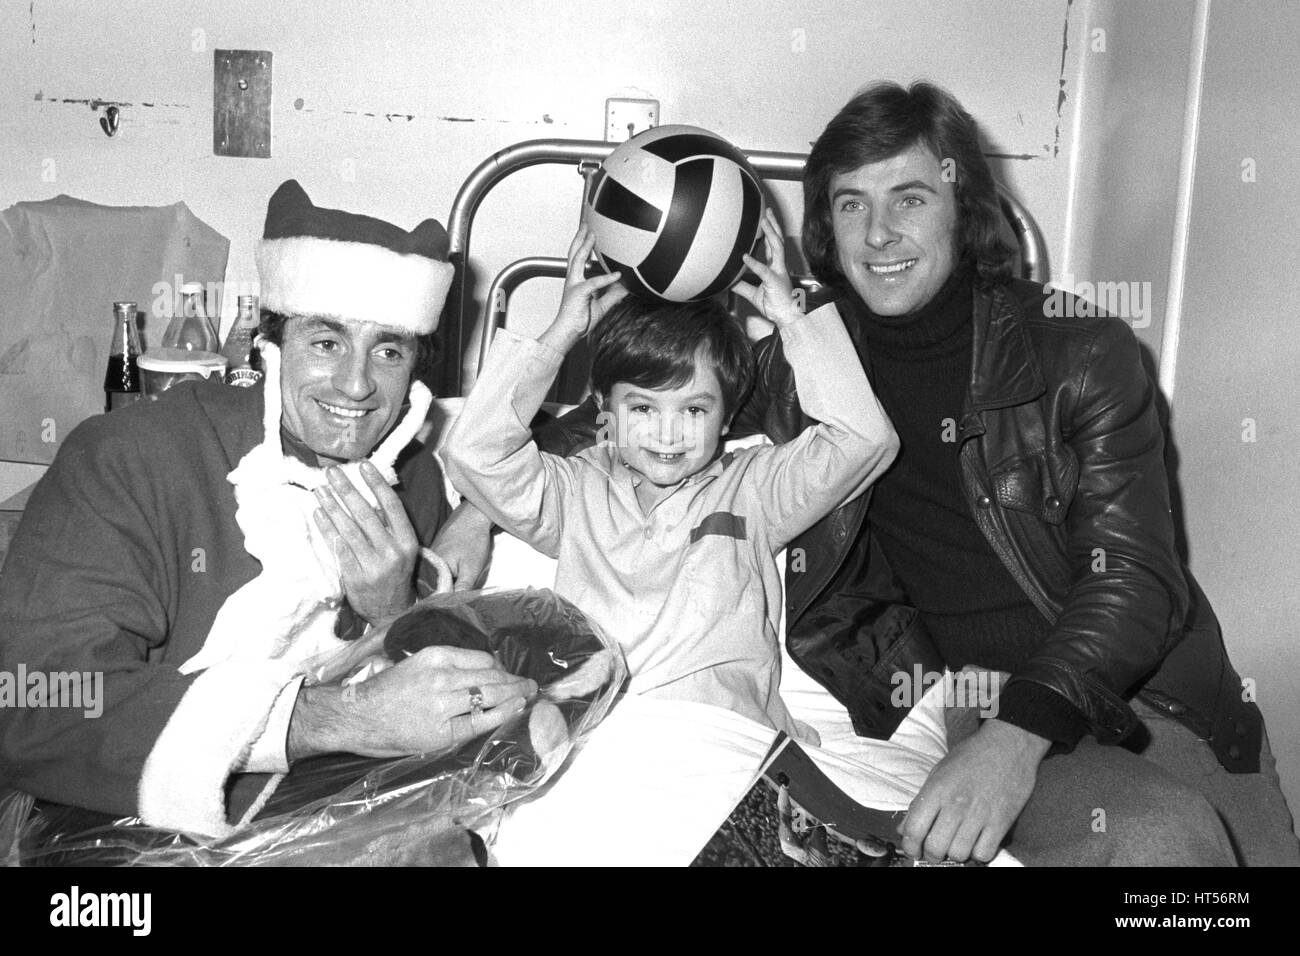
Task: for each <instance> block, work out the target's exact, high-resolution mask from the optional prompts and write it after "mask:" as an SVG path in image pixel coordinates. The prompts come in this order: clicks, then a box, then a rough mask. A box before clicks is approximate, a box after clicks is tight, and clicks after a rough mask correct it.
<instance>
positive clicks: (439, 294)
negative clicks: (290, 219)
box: [257, 236, 455, 335]
mask: <svg viewBox="0 0 1300 956" xmlns="http://www.w3.org/2000/svg"><path fill="white" fill-rule="evenodd" d="M257 271H258V274H259V275H260V276H261V279H262V308H264V309H269V310H270V311H272V312H280V313H284V314H286V315H319V316H326V317H332V318H337V319H358V320H361V321H364V322H376V323H378V324H380V325H385V326H391V327H393V328H398V329H403V330H405V331H407V332H411V333H412V334H414V335H424V334H426V333H428V332H432V331H433V330H434V329H436V328H437V327H438V316H439V315H441V313H442V306H443V303H444V302H445V301H446V299H447V290H448V289H449V288H450V287H451V280H452V276H453V275H454V274H455V268H454V267H453V266H452V264H451V263H449V262H439V261H438V260H436V259H430V258H429V257H428V256H422V255H418V254H415V253H409V254H403V253H400V252H394V251H393V250H391V249H385V248H384V247H382V246H377V245H374V244H372V243H368V242H344V241H341V240H337V239H318V238H316V237H314V236H294V237H291V238H286V239H263V240H262V241H261V242H259V243H258V245H257Z"/></svg>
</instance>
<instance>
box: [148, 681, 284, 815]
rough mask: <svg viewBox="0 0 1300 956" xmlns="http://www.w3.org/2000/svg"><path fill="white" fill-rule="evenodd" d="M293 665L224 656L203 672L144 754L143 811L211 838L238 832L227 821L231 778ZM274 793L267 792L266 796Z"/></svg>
mask: <svg viewBox="0 0 1300 956" xmlns="http://www.w3.org/2000/svg"><path fill="white" fill-rule="evenodd" d="M293 671H294V667H293V665H291V664H289V663H287V662H282V661H249V662H244V663H227V664H219V665H217V666H215V667H210V668H208V670H207V671H205V672H204V673H203V674H200V675H199V676H198V678H197V679H196V680H195V681H194V683H193V684H192V685H190V689H189V690H188V691H186V693H185V696H184V697H182V698H181V702H180V704H179V705H178V706H177V708H176V710H175V711H173V712H172V715H171V717H170V718H169V719H168V721H167V725H166V726H165V727H163V731H162V733H161V734H159V735H158V739H157V741H155V742H154V745H153V749H152V750H151V751H149V756H148V758H146V760H145V763H144V772H143V773H142V774H141V776H140V792H139V798H140V817H141V819H142V820H144V822H145V823H147V824H149V825H150V826H155V827H163V828H165V829H168V830H183V831H185V832H186V833H192V834H197V835H199V836H203V837H208V838H214V837H223V836H226V835H228V834H230V833H232V832H234V830H235V828H234V827H232V826H231V825H230V824H229V823H227V821H226V798H225V788H226V780H227V778H228V777H229V776H230V773H231V771H232V770H233V769H234V767H235V765H236V764H237V763H238V761H239V760H240V759H241V758H242V756H243V754H244V752H245V750H246V749H247V748H248V742H249V741H250V740H252V739H254V738H255V737H256V736H257V735H258V734H259V733H260V732H261V730H262V726H263V725H264V724H265V723H266V718H267V715H268V714H269V713H270V710H271V705H272V704H274V702H275V699H276V697H277V695H279V693H280V691H281V690H282V689H283V688H284V686H285V685H286V684H288V683H289V682H290V681H291V680H292V679H293ZM276 780H278V777H277V778H276ZM274 782H275V781H274V780H273V781H272V786H273V785H274ZM268 796H269V794H268V793H265V792H264V793H263V794H262V795H261V796H260V797H259V800H260V801H261V802H265V799H266V798H267V797H268Z"/></svg>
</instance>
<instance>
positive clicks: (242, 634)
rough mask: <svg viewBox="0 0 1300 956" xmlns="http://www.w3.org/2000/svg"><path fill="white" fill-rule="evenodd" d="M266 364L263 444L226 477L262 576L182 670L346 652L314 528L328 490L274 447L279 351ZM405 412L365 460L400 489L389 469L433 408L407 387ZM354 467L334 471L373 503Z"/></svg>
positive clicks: (330, 561)
mask: <svg viewBox="0 0 1300 956" xmlns="http://www.w3.org/2000/svg"><path fill="white" fill-rule="evenodd" d="M261 349H262V359H263V361H264V363H265V369H266V374H265V376H264V381H265V383H266V384H265V386H264V389H265V390H264V393H263V396H264V400H265V412H264V414H263V418H262V441H261V443H260V444H259V445H257V447H255V448H253V449H252V450H251V451H250V452H249V453H248V454H246V455H245V456H244V457H243V459H241V460H240V462H239V465H238V467H236V468H235V470H234V471H232V472H231V473H230V475H229V478H228V480H229V481H230V483H231V484H232V485H233V486H234V489H235V500H236V503H237V509H236V511H235V520H236V521H237V522H238V524H239V527H240V530H242V531H243V533H244V550H245V551H247V552H248V553H249V554H250V555H251V556H252V557H254V558H256V559H257V560H258V561H259V562H260V563H261V565H262V571H261V573H260V574H258V576H257V577H255V578H254V579H253V580H251V581H249V582H248V583H247V584H245V585H244V586H243V587H242V588H240V589H239V590H238V591H236V592H235V593H234V594H232V595H230V596H229V597H228V598H226V600H225V602H224V603H223V604H222V605H221V608H220V609H219V610H218V611H217V616H216V618H215V620H214V621H213V623H212V627H211V629H210V630H209V631H208V636H207V638H206V639H205V641H204V643H203V647H202V648H200V649H199V652H198V653H197V654H195V655H194V656H193V657H191V658H190V659H189V660H187V661H185V662H184V663H183V664H181V666H180V671H181V673H182V674H192V673H195V672H197V671H201V670H203V669H204V668H207V667H212V666H213V665H215V664H219V663H222V662H225V661H234V660H243V661H255V660H283V661H289V662H299V661H304V660H307V659H309V658H319V657H320V656H321V655H323V654H327V653H329V652H331V651H337V650H341V649H343V648H344V647H345V646H346V645H345V643H344V642H343V641H340V640H339V639H338V638H337V637H335V636H334V622H335V619H336V618H337V616H338V608H339V605H340V604H341V603H342V600H343V584H342V580H341V578H340V576H339V569H338V561H337V559H336V557H335V555H334V553H333V551H332V550H331V548H330V544H329V542H328V540H327V539H326V538H325V536H324V535H323V534H322V533H321V531H320V529H319V528H318V527H317V526H316V522H315V520H314V518H313V514H314V512H315V510H316V508H317V502H316V499H315V496H314V495H313V494H312V490H313V489H315V488H317V487H319V486H321V485H324V484H326V483H327V479H326V478H325V471H324V469H321V468H313V467H312V466H310V465H307V464H305V463H303V462H301V461H299V460H298V459H297V458H294V457H292V456H288V455H285V454H284V452H283V450H282V449H281V446H280V410H281V398H280V350H279V349H278V348H276V347H275V345H273V344H271V343H269V342H268V343H263V344H262V346H261ZM409 398H410V408H409V409H408V410H407V413H406V415H405V416H404V417H403V418H402V420H401V421H400V422H398V423H397V426H396V427H395V428H394V429H393V431H392V433H391V434H390V435H389V436H388V438H387V439H385V440H384V441H383V442H381V443H380V445H379V447H378V448H376V449H375V450H374V452H373V453H372V454H371V456H370V458H369V461H370V462H371V464H373V465H374V466H375V467H376V468H377V469H378V470H379V473H380V474H381V475H382V476H383V477H384V479H385V480H386V481H387V482H388V483H389V484H395V483H396V482H397V475H396V472H395V471H394V469H393V463H394V461H395V460H396V458H397V456H398V454H399V453H400V452H401V450H402V449H403V448H405V447H406V445H407V444H408V443H409V442H410V440H411V439H412V438H413V437H414V435H415V433H416V432H417V431H418V430H419V428H420V426H421V425H422V424H423V423H424V419H425V417H426V416H427V415H428V411H429V406H430V404H431V403H432V401H433V397H432V395H431V394H430V393H429V390H428V389H427V388H425V386H424V385H423V384H421V383H420V382H413V383H412V385H411V391H410V396H409ZM360 466H361V463H360V462H348V463H346V464H344V465H341V466H340V467H341V468H342V470H343V473H344V474H345V475H347V477H348V479H349V480H350V481H351V482H352V484H353V485H354V486H355V487H356V488H357V490H358V491H359V492H361V494H362V495H364V496H365V498H366V499H367V500H368V501H369V502H370V503H371V504H372V505H374V504H376V501H375V498H374V495H373V493H372V492H371V491H370V487H369V485H368V484H366V481H365V479H363V478H362V477H361V474H360Z"/></svg>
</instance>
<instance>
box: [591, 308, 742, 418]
mask: <svg viewBox="0 0 1300 956" xmlns="http://www.w3.org/2000/svg"><path fill="white" fill-rule="evenodd" d="M701 349H702V350H703V351H704V355H705V356H706V361H709V362H711V363H712V365H713V371H714V374H716V375H717V376H718V384H719V385H720V386H721V387H722V406H723V414H724V415H725V416H726V418H727V420H728V421H730V420H731V416H732V415H733V414H735V412H736V409H738V408H739V407H740V405H741V403H742V402H743V401H744V400H745V397H746V396H747V395H748V394H749V389H750V386H751V385H752V384H753V381H754V353H753V350H752V349H751V348H750V346H749V339H748V338H746V336H745V332H744V330H743V329H742V328H741V327H740V325H739V323H738V322H736V320H735V319H733V318H732V317H731V316H730V315H729V314H728V312H727V310H726V308H725V307H724V306H723V305H722V303H721V302H719V301H717V300H716V299H706V300H704V301H703V302H663V301H659V300H657V299H650V298H647V297H642V296H637V295H635V294H631V295H628V296H626V297H625V298H624V299H623V300H622V301H621V302H619V303H618V304H617V305H615V306H614V307H613V308H612V309H610V310H609V313H608V314H607V315H606V316H605V318H604V319H603V320H602V321H601V322H600V324H599V325H597V326H596V329H595V331H594V332H592V334H591V387H592V390H593V391H595V392H599V393H600V394H601V395H602V396H608V395H609V393H610V391H611V390H612V389H613V388H614V386H615V385H616V384H618V383H619V382H627V383H628V384H629V385H636V386H638V387H640V388H680V387H681V386H682V385H685V384H686V383H687V382H689V381H690V380H691V378H692V376H694V374H695V357H696V355H698V354H699V353H700V350H701Z"/></svg>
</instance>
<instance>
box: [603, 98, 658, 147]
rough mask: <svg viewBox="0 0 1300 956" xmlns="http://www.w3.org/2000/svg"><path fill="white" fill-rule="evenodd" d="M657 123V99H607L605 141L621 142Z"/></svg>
mask: <svg viewBox="0 0 1300 956" xmlns="http://www.w3.org/2000/svg"><path fill="white" fill-rule="evenodd" d="M658 125H659V101H658V100H628V99H613V98H611V99H607V100H606V101H605V142H607V143H621V142H623V141H624V140H628V139H631V138H632V137H633V136H635V135H636V134H637V133H644V132H645V131H646V130H648V129H650V128H651V127H653V126H658Z"/></svg>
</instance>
